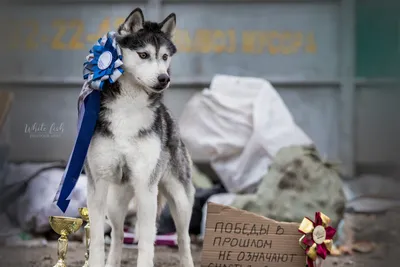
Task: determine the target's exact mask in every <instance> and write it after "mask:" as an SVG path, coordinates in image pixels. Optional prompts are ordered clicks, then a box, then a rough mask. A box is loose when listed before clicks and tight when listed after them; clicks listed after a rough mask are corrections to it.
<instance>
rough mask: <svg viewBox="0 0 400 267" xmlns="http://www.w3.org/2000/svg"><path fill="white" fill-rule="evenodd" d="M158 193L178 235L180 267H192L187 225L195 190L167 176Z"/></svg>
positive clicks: (189, 183) (175, 178)
mask: <svg viewBox="0 0 400 267" xmlns="http://www.w3.org/2000/svg"><path fill="white" fill-rule="evenodd" d="M160 185H161V186H160V191H161V192H162V193H163V194H164V195H165V197H166V198H167V201H168V202H167V203H168V206H169V208H170V211H171V215H172V217H173V219H174V222H175V227H176V231H177V235H178V246H179V257H180V267H193V266H194V265H193V259H192V254H191V249H190V236H189V224H190V219H191V216H192V208H193V202H194V192H195V189H194V187H193V185H192V184H191V182H190V181H188V183H185V182H182V181H180V180H178V178H177V177H175V176H173V175H171V174H168V176H166V177H164V179H162V180H161V184H160Z"/></svg>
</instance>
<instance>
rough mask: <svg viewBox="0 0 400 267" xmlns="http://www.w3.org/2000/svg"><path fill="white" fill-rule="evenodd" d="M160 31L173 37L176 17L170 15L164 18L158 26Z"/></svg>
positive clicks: (173, 14) (172, 14)
mask: <svg viewBox="0 0 400 267" xmlns="http://www.w3.org/2000/svg"><path fill="white" fill-rule="evenodd" d="M159 25H160V28H161V31H162V32H164V33H165V34H167V35H168V36H170V37H171V38H172V37H174V34H175V28H176V15H175V13H171V14H169V15H168V17H166V18H165V19H164V20H163V21H162V22H161V23H160V24H159Z"/></svg>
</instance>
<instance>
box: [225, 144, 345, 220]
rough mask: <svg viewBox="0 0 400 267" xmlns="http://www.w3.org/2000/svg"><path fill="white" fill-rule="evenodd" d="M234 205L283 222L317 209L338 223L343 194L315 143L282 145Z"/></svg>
mask: <svg viewBox="0 0 400 267" xmlns="http://www.w3.org/2000/svg"><path fill="white" fill-rule="evenodd" d="M232 206H233V207H236V208H239V209H243V210H247V211H250V212H254V213H257V214H260V215H262V216H265V217H268V218H271V219H274V220H277V221H286V222H299V223H300V222H301V221H302V219H303V218H304V217H305V216H307V217H309V218H312V219H314V216H315V212H317V211H320V212H323V213H324V214H326V215H327V216H329V217H330V218H331V220H332V222H331V225H332V226H334V227H335V226H337V225H338V223H339V221H340V219H341V218H342V217H343V212H344V207H345V197H344V194H343V187H342V181H341V179H340V176H339V173H338V171H337V170H336V169H335V168H334V166H333V165H332V164H330V163H327V162H323V161H322V160H321V158H320V156H319V155H318V152H317V151H316V149H315V147H314V146H292V147H286V148H282V149H281V150H280V151H279V152H278V153H277V155H276V157H275V159H274V161H273V163H272V164H271V165H270V168H269V171H268V173H267V174H266V175H265V176H264V177H263V178H262V181H261V183H260V185H259V187H258V191H257V192H256V193H255V194H245V195H238V196H237V197H236V198H235V200H234V202H233V203H232Z"/></svg>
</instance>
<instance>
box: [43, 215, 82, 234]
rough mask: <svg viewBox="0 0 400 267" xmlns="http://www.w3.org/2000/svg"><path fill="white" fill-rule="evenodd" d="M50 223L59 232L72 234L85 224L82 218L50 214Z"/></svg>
mask: <svg viewBox="0 0 400 267" xmlns="http://www.w3.org/2000/svg"><path fill="white" fill-rule="evenodd" d="M49 223H50V226H51V228H52V229H53V230H54V232H56V233H57V234H59V235H70V234H73V233H75V232H76V231H78V230H79V228H80V227H81V226H82V224H83V220H82V219H80V218H71V217H62V216H50V217H49Z"/></svg>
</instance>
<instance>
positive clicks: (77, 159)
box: [55, 90, 100, 213]
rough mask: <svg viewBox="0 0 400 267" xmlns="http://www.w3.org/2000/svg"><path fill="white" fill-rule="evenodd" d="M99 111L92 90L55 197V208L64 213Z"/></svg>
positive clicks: (82, 109)
mask: <svg viewBox="0 0 400 267" xmlns="http://www.w3.org/2000/svg"><path fill="white" fill-rule="evenodd" d="M99 111H100V91H98V90H93V91H92V92H91V93H90V94H88V95H87V96H86V98H85V100H84V102H83V105H82V106H81V110H80V114H79V121H78V136H77V138H76V141H75V145H74V148H73V150H72V153H71V156H70V158H69V161H68V164H67V167H66V169H65V172H64V176H63V178H62V181H61V184H60V188H59V189H58V192H57V195H56V197H55V201H57V206H58V207H59V208H60V209H61V210H62V212H64V213H65V212H66V210H67V208H68V206H69V203H70V195H71V193H72V191H73V189H74V188H75V185H76V183H77V182H78V178H79V176H80V174H81V172H82V169H83V165H84V162H85V158H86V155H87V151H88V149H89V145H90V141H91V139H92V136H93V134H94V130H95V127H96V122H97V118H98V115H99Z"/></svg>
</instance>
